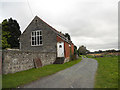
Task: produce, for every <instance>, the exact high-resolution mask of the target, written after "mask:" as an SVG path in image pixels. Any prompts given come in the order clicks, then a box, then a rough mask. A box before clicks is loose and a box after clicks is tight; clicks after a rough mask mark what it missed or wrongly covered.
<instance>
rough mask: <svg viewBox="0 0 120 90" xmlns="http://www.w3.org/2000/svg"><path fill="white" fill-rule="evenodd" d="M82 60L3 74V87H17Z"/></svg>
mask: <svg viewBox="0 0 120 90" xmlns="http://www.w3.org/2000/svg"><path fill="white" fill-rule="evenodd" d="M81 60H82V59H81V58H79V59H78V60H74V61H70V62H67V63H64V64H51V65H46V66H43V67H41V68H37V69H35V68H33V69H29V70H26V71H21V72H17V73H14V74H7V75H3V77H2V78H3V79H2V88H16V87H18V86H20V85H24V84H27V83H30V82H32V81H35V80H37V79H40V78H42V77H45V76H48V75H51V74H54V73H56V72H58V71H60V70H63V69H66V68H68V67H71V66H73V65H74V64H77V63H78V62H80V61H81Z"/></svg>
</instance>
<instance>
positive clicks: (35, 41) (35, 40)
mask: <svg viewBox="0 0 120 90" xmlns="http://www.w3.org/2000/svg"><path fill="white" fill-rule="evenodd" d="M35 45H36V37H35Z"/></svg>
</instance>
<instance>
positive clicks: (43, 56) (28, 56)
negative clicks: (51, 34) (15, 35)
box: [2, 50, 56, 74]
mask: <svg viewBox="0 0 120 90" xmlns="http://www.w3.org/2000/svg"><path fill="white" fill-rule="evenodd" d="M2 54H3V56H2V57H3V64H2V73H3V74H7V73H15V72H19V71H24V70H28V69H31V68H34V67H35V64H34V59H36V58H39V59H40V60H41V62H42V66H44V65H48V64H53V62H54V61H55V60H56V53H54V52H48V53H44V52H43V53H42V52H27V51H13V50H6V51H3V53H2Z"/></svg>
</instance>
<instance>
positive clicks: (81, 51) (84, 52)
mask: <svg viewBox="0 0 120 90" xmlns="http://www.w3.org/2000/svg"><path fill="white" fill-rule="evenodd" d="M78 53H79V55H86V53H87V49H86V47H85V46H83V45H82V46H80V47H79V49H78Z"/></svg>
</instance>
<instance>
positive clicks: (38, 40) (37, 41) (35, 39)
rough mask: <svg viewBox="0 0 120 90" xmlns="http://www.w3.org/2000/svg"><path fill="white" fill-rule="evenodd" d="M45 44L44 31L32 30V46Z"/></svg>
mask: <svg viewBox="0 0 120 90" xmlns="http://www.w3.org/2000/svg"><path fill="white" fill-rule="evenodd" d="M41 45H43V41H42V31H41V30H36V31H32V32H31V46H41Z"/></svg>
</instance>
